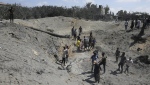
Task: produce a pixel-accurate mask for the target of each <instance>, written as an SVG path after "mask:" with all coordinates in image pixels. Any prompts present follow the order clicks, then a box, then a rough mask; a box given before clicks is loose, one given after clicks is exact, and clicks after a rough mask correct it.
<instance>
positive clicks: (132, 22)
mask: <svg viewBox="0 0 150 85" xmlns="http://www.w3.org/2000/svg"><path fill="white" fill-rule="evenodd" d="M133 27H134V20H133V19H132V21H131V26H130V28H131V30H133Z"/></svg>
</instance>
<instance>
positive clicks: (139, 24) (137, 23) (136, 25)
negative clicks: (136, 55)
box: [124, 18, 150, 31]
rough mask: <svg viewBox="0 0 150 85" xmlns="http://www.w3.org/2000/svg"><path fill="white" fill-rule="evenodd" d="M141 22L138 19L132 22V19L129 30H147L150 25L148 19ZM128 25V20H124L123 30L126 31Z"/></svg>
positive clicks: (149, 19)
mask: <svg viewBox="0 0 150 85" xmlns="http://www.w3.org/2000/svg"><path fill="white" fill-rule="evenodd" d="M142 22H143V25H142ZM142 22H141V20H140V19H139V20H138V19H136V20H134V19H132V20H131V25H130V28H131V30H133V28H137V29H140V28H141V27H142V28H143V27H144V28H148V27H149V25H150V18H147V19H146V18H145V19H143V21H142ZM128 25H129V22H128V20H127V19H126V20H125V23H124V26H125V30H126V31H127V28H128Z"/></svg>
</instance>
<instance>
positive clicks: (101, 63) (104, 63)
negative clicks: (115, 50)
mask: <svg viewBox="0 0 150 85" xmlns="http://www.w3.org/2000/svg"><path fill="white" fill-rule="evenodd" d="M106 58H107V57H106V56H105V53H104V52H103V53H102V59H101V62H100V65H103V70H104V73H105V70H106V68H105V67H106Z"/></svg>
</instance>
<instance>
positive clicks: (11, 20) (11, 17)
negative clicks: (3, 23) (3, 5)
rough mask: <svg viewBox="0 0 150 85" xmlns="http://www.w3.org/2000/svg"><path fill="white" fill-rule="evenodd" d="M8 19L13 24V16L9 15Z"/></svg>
mask: <svg viewBox="0 0 150 85" xmlns="http://www.w3.org/2000/svg"><path fill="white" fill-rule="evenodd" d="M9 19H10V22H13V20H14V15H13V14H10V17H9Z"/></svg>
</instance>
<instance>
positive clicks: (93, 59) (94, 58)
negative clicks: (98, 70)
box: [91, 52, 98, 72]
mask: <svg viewBox="0 0 150 85" xmlns="http://www.w3.org/2000/svg"><path fill="white" fill-rule="evenodd" d="M97 59H98V55H97V53H96V52H93V55H92V56H91V60H92V69H91V72H93V69H94V61H97Z"/></svg>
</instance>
